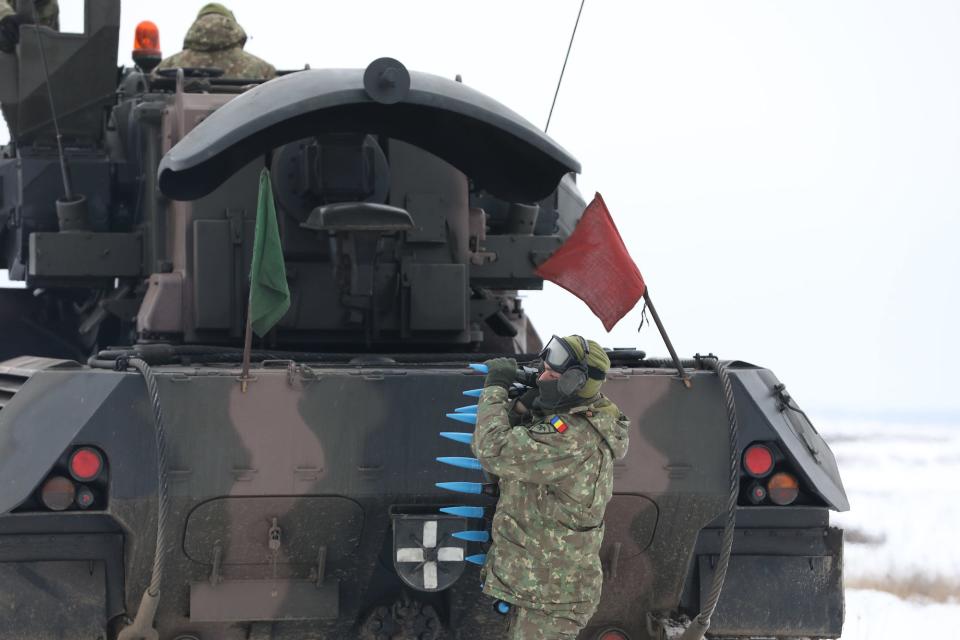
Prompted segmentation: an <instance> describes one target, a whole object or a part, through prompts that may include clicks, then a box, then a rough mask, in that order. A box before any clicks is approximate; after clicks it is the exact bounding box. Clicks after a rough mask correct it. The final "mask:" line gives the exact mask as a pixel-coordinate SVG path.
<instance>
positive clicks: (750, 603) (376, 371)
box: [0, 0, 847, 640]
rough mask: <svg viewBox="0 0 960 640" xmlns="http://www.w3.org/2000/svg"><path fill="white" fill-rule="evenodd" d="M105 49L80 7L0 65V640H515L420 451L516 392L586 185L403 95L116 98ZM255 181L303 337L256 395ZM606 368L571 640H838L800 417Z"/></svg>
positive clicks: (211, 88)
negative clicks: (69, 27)
mask: <svg viewBox="0 0 960 640" xmlns="http://www.w3.org/2000/svg"><path fill="white" fill-rule="evenodd" d="M119 15H120V12H119V4H118V2H116V0H98V1H97V2H91V1H88V2H87V3H86V23H85V24H86V27H85V29H86V31H85V33H83V34H59V33H55V32H52V31H50V30H49V29H46V28H34V27H31V26H24V27H23V28H22V33H21V35H22V37H21V42H20V45H19V48H18V52H17V54H16V55H15V56H2V57H0V64H2V65H3V66H2V68H0V74H2V82H0V101H2V103H3V107H4V114H5V116H6V118H7V121H8V122H9V123H10V127H11V132H12V136H13V142H12V143H11V144H10V145H9V146H8V147H7V148H6V149H5V151H4V154H3V158H2V159H0V181H2V182H0V185H2V190H0V202H2V208H0V241H2V244H0V247H2V250H0V255H2V259H3V266H4V267H6V268H7V269H8V270H9V275H10V277H11V278H12V279H14V280H20V281H23V282H24V283H25V285H26V290H4V291H2V299H0V311H2V312H0V322H2V323H3V326H2V327H0V335H2V336H3V343H2V348H3V350H4V352H5V357H8V358H10V359H7V360H6V361H5V362H3V363H2V364H0V407H2V410H0V605H2V606H0V630H2V631H0V635H2V637H3V638H4V639H5V640H19V639H27V638H29V639H34V640H36V639H44V640H46V639H50V640H52V639H71V640H72V639H78V640H79V639H83V640H93V639H103V640H107V639H109V640H113V639H115V638H123V639H131V638H161V639H163V640H239V639H246V638H256V639H261V640H267V639H271V640H287V639H294V638H296V639H302V638H318V639H320V638H337V639H341V638H376V639H408V638H410V639H412V638H418V639H438V638H450V639H455V638H460V639H463V638H470V639H471V640H481V639H488V638H489V639H493V638H501V637H503V636H504V629H505V624H506V618H505V617H504V616H502V615H501V614H500V613H499V612H498V610H496V609H495V607H494V606H492V605H493V603H492V602H490V601H489V599H487V598H486V597H484V596H482V595H481V593H480V584H479V568H478V567H477V566H476V565H475V564H472V563H471V562H469V561H468V560H467V559H468V558H471V557H481V558H482V553H483V551H484V544H483V543H482V542H471V541H464V540H462V539H460V538H457V537H455V536H453V535H452V534H453V533H455V532H458V531H463V530H478V531H482V530H483V529H484V528H485V526H486V523H487V521H488V520H489V517H490V515H491V514H492V513H493V510H494V509H495V508H496V494H495V490H494V488H493V486H491V485H490V483H488V482H485V480H486V479H484V478H483V477H482V476H481V475H480V473H478V472H473V471H467V470H463V469H456V468H451V467H445V466H442V465H439V464H437V463H436V462H435V458H436V457H438V456H442V455H445V454H454V455H457V454H460V455H464V454H466V449H465V448H464V446H463V445H462V444H460V443H458V442H453V441H450V440H447V439H443V438H440V437H438V433H439V432H441V431H445V430H447V429H448V428H449V427H447V425H448V424H451V425H452V424H453V423H450V422H449V421H448V420H447V418H446V417H445V416H444V414H445V413H448V412H451V411H453V409H454V408H456V407H457V406H458V405H461V404H464V403H465V402H468V400H465V399H464V392H467V393H469V392H471V390H474V389H476V388H478V387H480V386H482V376H481V375H480V374H478V373H477V372H475V371H474V370H472V369H471V368H469V367H468V366H467V365H468V363H471V362H480V361H482V360H483V359H484V358H486V357H488V356H490V355H491V354H500V355H502V354H513V355H514V356H515V357H517V359H518V360H519V361H520V362H522V363H531V362H532V361H533V360H535V359H536V353H537V352H538V350H539V348H540V340H539V338H538V336H537V334H536V332H535V331H534V330H533V328H532V327H531V325H530V323H529V322H528V320H527V317H526V315H525V314H524V310H523V307H522V305H521V301H520V297H519V296H518V292H519V291H523V290H529V289H539V288H540V287H541V285H542V281H541V280H540V279H539V278H538V277H537V275H536V274H535V268H536V266H537V265H538V264H540V263H541V262H542V261H543V260H544V259H546V258H547V257H548V256H550V254H551V253H552V252H553V251H554V250H555V249H556V248H557V247H559V246H560V245H561V244H563V242H564V240H565V239H566V238H567V237H568V236H569V235H570V233H571V231H572V229H573V228H574V227H575V225H576V224H577V221H578V219H579V217H580V215H581V213H582V211H583V209H584V200H583V198H582V197H581V195H580V193H579V192H578V190H577V186H576V182H575V179H574V177H575V174H576V173H577V172H578V170H579V168H580V167H579V164H578V163H577V161H576V160H575V159H574V158H573V156H571V155H570V154H569V153H568V152H566V151H565V150H564V149H563V148H561V147H560V146H559V145H558V144H557V143H556V142H554V141H553V140H551V139H550V138H549V137H547V136H546V135H544V134H543V133H542V132H541V131H539V130H538V129H537V128H535V127H534V126H532V125H531V124H529V123H528V122H526V121H524V120H523V119H522V118H520V117H519V116H517V115H516V114H515V113H513V112H512V111H510V110H509V109H508V108H506V107H505V106H503V105H502V104H500V103H499V102H497V101H495V100H493V99H491V98H489V97H487V96H484V95H482V94H480V93H478V92H477V91H474V90H472V89H470V88H469V87H467V86H466V85H464V84H462V83H460V82H457V81H455V80H449V79H445V78H441V77H437V76H433V75H429V74H427V73H420V72H415V71H407V70H406V69H405V68H404V67H403V65H401V64H399V63H398V62H396V61H391V60H379V61H377V62H375V63H373V64H371V65H370V67H368V68H367V69H316V70H303V71H298V72H295V73H286V74H282V77H279V78H277V79H275V80H272V81H270V82H267V83H259V82H255V81H249V80H246V79H236V78H222V77H219V76H218V72H217V71H216V70H210V69H184V70H179V71H177V72H175V73H174V74H173V75H170V76H165V75H155V74H151V73H150V68H151V65H153V64H156V60H157V59H158V56H157V54H158V53H159V52H149V51H145V52H141V54H142V55H141V56H139V57H138V64H139V66H136V67H133V68H123V69H121V70H120V72H119V73H118V72H117V69H116V66H115V60H116V55H117V46H118V28H119ZM52 111H55V112H56V117H54V115H53V113H52ZM58 142H59V146H60V147H62V149H63V153H62V156H61V154H60V153H58V150H57V149H58ZM61 160H62V161H61ZM263 167H268V168H269V171H270V175H271V176H272V179H273V184H274V188H275V194H276V203H277V211H278V218H279V224H280V231H281V236H282V247H283V253H284V259H285V263H286V273H287V279H288V283H289V288H290V291H291V296H292V303H291V307H290V309H289V311H288V312H287V313H286V315H285V316H284V317H283V318H282V320H281V321H280V323H279V325H278V326H277V327H276V328H275V329H273V330H272V331H271V332H270V333H269V334H267V336H266V337H265V338H264V339H262V340H257V341H256V343H255V344H254V345H253V354H252V358H253V367H252V370H251V372H250V379H249V380H246V381H243V382H241V380H240V379H239V378H240V375H241V368H240V356H241V346H242V338H243V328H244V314H245V304H246V300H247V290H248V269H249V265H250V256H251V250H252V237H253V231H254V221H255V215H256V204H255V203H256V200H257V184H258V174H259V172H260V171H261V170H262V168H263ZM65 184H66V186H65ZM573 330H575V327H571V331H573ZM14 356H15V357H14ZM610 357H611V360H612V363H613V365H612V369H611V371H610V372H609V375H608V380H607V382H606V385H605V387H604V389H605V391H606V392H607V393H608V395H609V396H611V397H612V398H613V399H614V400H615V401H616V402H617V404H618V405H619V406H620V407H621V408H622V409H623V410H624V411H625V412H626V413H627V414H628V416H629V417H630V419H631V421H632V424H633V426H632V433H631V434H630V436H631V446H630V451H629V453H628V456H627V458H626V459H625V460H624V461H623V462H622V463H621V464H619V465H618V466H617V467H616V486H615V496H614V497H613V500H612V502H611V503H610V505H609V508H608V510H607V518H606V524H605V527H606V529H605V537H604V546H603V549H602V561H603V566H604V570H605V583H604V588H603V600H602V602H601V605H600V609H599V611H598V612H597V614H596V616H595V617H594V619H593V621H592V622H591V625H590V627H589V628H588V629H586V630H585V631H584V632H583V634H582V636H581V637H582V638H585V639H588V640H601V639H602V640H617V639H620V640H622V639H625V638H629V639H630V640H652V639H661V638H668V637H678V636H679V635H681V634H682V633H684V629H688V627H689V629H688V630H687V631H686V633H687V634H688V636H687V637H691V636H696V635H697V633H696V631H697V629H696V627H697V625H698V624H699V625H700V627H701V631H702V628H703V627H705V626H706V624H705V623H706V618H707V617H709V623H710V624H709V631H708V633H709V634H710V635H711V636H712V637H718V638H721V637H722V638H799V637H805V638H835V637H838V636H839V634H840V630H841V625H842V620H843V594H842V579H841V578H842V541H841V534H840V531H838V530H837V529H835V528H832V527H830V525H829V512H830V510H844V509H846V508H847V500H846V497H845V494H844V490H843V487H842V484H841V482H840V479H839V474H838V471H837V467H836V464H835V461H834V457H833V455H832V453H831V452H830V450H829V448H828V447H827V445H826V444H825V443H824V441H823V439H822V438H821V437H820V436H819V435H818V433H817V431H816V430H815V429H814V427H813V425H812V424H811V423H810V421H809V420H808V419H807V416H806V415H805V414H804V413H803V412H802V411H801V410H800V409H799V407H798V406H797V404H796V403H795V402H794V401H793V400H792V399H791V397H790V396H789V394H788V393H787V391H786V389H785V387H784V385H783V384H781V383H780V382H779V381H778V380H777V378H776V377H775V376H774V375H773V373H771V372H770V371H768V370H766V369H764V368H762V367H757V366H753V365H750V364H747V363H743V362H727V361H724V362H720V361H718V360H717V359H716V358H714V357H712V356H708V357H696V358H692V359H690V360H685V361H683V362H682V363H681V364H682V366H683V367H684V372H685V375H686V376H687V377H689V379H690V381H691V383H692V384H690V386H689V387H688V386H687V385H685V384H683V383H682V382H681V378H680V376H678V375H677V371H676V370H675V369H673V368H672V367H671V365H670V362H669V361H666V360H659V359H653V358H647V357H646V356H645V355H644V354H643V353H641V352H638V351H636V350H632V349H623V350H612V351H611V352H610ZM244 387H246V388H245V389H244ZM454 413H456V412H454ZM465 413H466V414H467V415H468V416H469V409H467V410H466V412H465ZM463 421H466V422H469V418H467V419H466V420H463ZM461 426H462V425H461ZM731 444H732V446H731ZM446 481H467V482H471V483H475V484H470V485H465V486H466V487H469V489H468V490H470V491H474V492H475V493H470V494H454V493H449V492H447V491H444V490H442V489H440V488H438V487H437V486H436V483H438V482H446ZM451 506H452V507H473V509H463V508H457V509H452V510H451V509H448V508H447V507H451ZM441 509H443V510H442V511H441ZM724 577H725V580H722V578H724ZM721 587H722V589H721ZM717 598H719V602H718V603H716V600H717ZM714 603H716V608H715V609H713V607H711V606H710V605H712V604H714ZM499 608H501V609H502V608H503V607H502V606H501V607H499ZM701 612H706V615H705V616H700V617H697V616H698V614H700V613H701ZM711 613H712V616H711V615H710V614H711ZM691 618H693V619H694V622H693V624H691V623H690V620H691Z"/></svg>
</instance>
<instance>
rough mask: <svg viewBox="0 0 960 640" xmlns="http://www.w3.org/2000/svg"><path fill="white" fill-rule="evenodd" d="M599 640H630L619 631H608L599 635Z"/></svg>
mask: <svg viewBox="0 0 960 640" xmlns="http://www.w3.org/2000/svg"><path fill="white" fill-rule="evenodd" d="M597 640H630V639H629V638H627V634H625V633H624V632H623V631H620V630H619V629H606V630H604V631H601V632H600V633H599V634H598V635H597Z"/></svg>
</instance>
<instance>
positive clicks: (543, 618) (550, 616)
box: [507, 605, 590, 640]
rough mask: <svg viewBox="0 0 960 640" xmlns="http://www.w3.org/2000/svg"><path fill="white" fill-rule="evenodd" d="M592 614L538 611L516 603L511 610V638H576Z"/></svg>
mask: <svg viewBox="0 0 960 640" xmlns="http://www.w3.org/2000/svg"><path fill="white" fill-rule="evenodd" d="M588 622H590V616H584V615H577V614H576V613H573V612H569V611H538V610H536V609H524V608H522V607H518V606H516V605H514V606H513V609H512V610H511V612H510V626H509V627H508V628H507V629H508V632H507V638H508V639H509V640H576V637H577V634H578V633H580V630H581V629H583V628H584V627H585V626H587V623H588Z"/></svg>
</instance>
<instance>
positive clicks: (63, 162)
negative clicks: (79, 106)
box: [33, 3, 74, 202]
mask: <svg viewBox="0 0 960 640" xmlns="http://www.w3.org/2000/svg"><path fill="white" fill-rule="evenodd" d="M38 24H39V16H38V15H37V5H36V4H35V3H34V4H33V31H34V33H36V34H37V46H39V47H40V61H41V62H42V63H43V79H44V81H46V83H47V97H48V98H49V99H50V116H51V117H52V118H53V129H54V131H55V132H56V134H57V153H59V154H60V174H61V176H62V177H63V191H64V195H63V197H64V200H65V201H66V202H72V201H73V200H74V198H73V189H71V188H70V168H69V167H68V166H67V158H66V156H64V155H63V136H62V135H61V134H60V123H59V121H58V120H57V108H56V106H55V105H54V102H53V86H52V85H51V84H50V69H49V68H48V67H47V52H46V50H45V49H44V48H43V38H41V37H40V27H39V26H37V25H38Z"/></svg>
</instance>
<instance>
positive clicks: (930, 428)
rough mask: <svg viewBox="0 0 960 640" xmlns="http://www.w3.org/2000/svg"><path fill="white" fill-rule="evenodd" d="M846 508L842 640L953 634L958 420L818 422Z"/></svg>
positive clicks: (840, 518) (959, 533)
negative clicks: (843, 489)
mask: <svg viewBox="0 0 960 640" xmlns="http://www.w3.org/2000/svg"><path fill="white" fill-rule="evenodd" d="M817 427H818V429H819V430H820V432H821V433H822V434H823V436H824V438H826V440H827V442H828V443H829V444H830V447H831V448H832V449H833V452H834V453H835V454H836V456H837V463H838V464H839V466H840V473H841V476H842V478H843V482H844V486H845V487H846V490H847V496H848V497H849V498H850V505H851V509H850V511H849V512H847V513H840V514H836V513H835V514H831V518H832V521H833V522H834V523H835V524H837V525H838V526H840V527H842V528H843V529H844V530H845V531H846V545H845V549H844V554H845V561H844V572H845V580H846V584H847V599H846V607H847V609H846V623H845V625H844V632H843V640H894V639H896V640H902V639H903V638H918V639H926V638H957V637H960V631H957V630H956V627H955V625H956V624H957V620H960V482H958V480H960V424H958V425H931V424H918V425H910V424H893V423H882V422H855V421H818V423H817Z"/></svg>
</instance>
